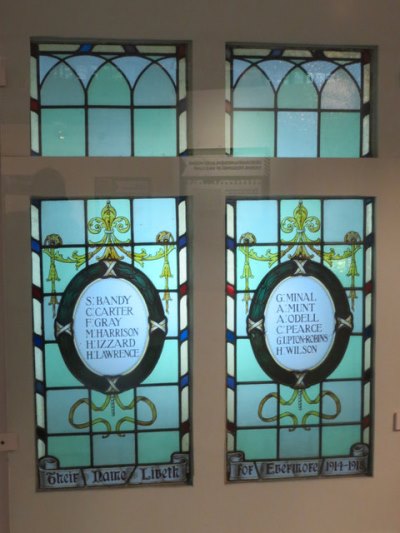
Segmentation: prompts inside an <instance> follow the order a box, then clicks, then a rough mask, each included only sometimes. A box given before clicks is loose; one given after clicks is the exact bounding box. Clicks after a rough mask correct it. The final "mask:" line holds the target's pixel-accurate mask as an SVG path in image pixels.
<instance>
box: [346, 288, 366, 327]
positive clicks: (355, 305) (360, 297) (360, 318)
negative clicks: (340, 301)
mask: <svg viewBox="0 0 400 533" xmlns="http://www.w3.org/2000/svg"><path fill="white" fill-rule="evenodd" d="M348 292H349V291H347V294H348ZM355 296H356V298H355V300H354V301H350V300H349V304H351V305H352V307H351V312H352V313H353V333H361V332H362V331H363V330H364V305H363V302H364V293H363V291H355Z"/></svg>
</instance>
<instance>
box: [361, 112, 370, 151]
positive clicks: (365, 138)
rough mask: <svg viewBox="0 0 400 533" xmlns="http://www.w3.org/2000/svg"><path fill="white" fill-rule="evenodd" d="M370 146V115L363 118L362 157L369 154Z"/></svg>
mask: <svg viewBox="0 0 400 533" xmlns="http://www.w3.org/2000/svg"><path fill="white" fill-rule="evenodd" d="M369 150H370V146H369V115H366V116H365V117H364V118H363V137H362V155H366V154H368V152H369Z"/></svg>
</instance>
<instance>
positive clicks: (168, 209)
mask: <svg viewBox="0 0 400 533" xmlns="http://www.w3.org/2000/svg"><path fill="white" fill-rule="evenodd" d="M133 212H134V217H133V232H134V239H135V242H136V243H140V242H154V243H156V242H160V239H161V238H162V236H163V234H164V235H165V236H166V234H167V233H169V234H170V235H171V238H172V240H174V241H175V240H176V239H177V228H176V203H175V200H174V199H173V198H140V199H137V200H133ZM164 232H165V233H164Z"/></svg>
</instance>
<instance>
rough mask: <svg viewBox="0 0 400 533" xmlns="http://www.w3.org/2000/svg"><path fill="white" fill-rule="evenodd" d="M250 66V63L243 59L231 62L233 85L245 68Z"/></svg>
mask: <svg viewBox="0 0 400 533" xmlns="http://www.w3.org/2000/svg"><path fill="white" fill-rule="evenodd" d="M250 66H251V63H249V62H248V61H245V60H243V59H234V60H233V66H232V68H233V85H235V83H236V82H237V79H238V77H239V76H240V75H241V74H242V72H244V71H245V70H246V69H247V68H249V67H250Z"/></svg>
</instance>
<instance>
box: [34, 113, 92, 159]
mask: <svg viewBox="0 0 400 533" xmlns="http://www.w3.org/2000/svg"><path fill="white" fill-rule="evenodd" d="M41 133H42V155H44V156H46V155H49V156H60V157H62V156H83V155H85V112H84V110H83V109H42V120H41Z"/></svg>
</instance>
